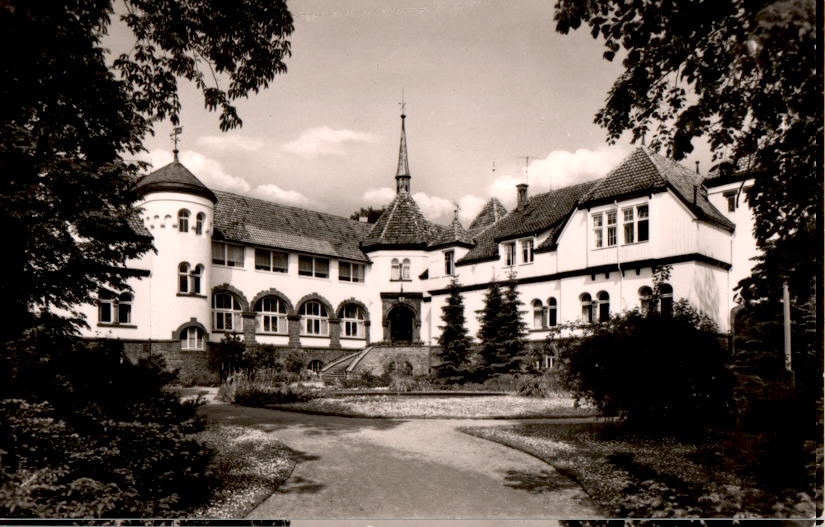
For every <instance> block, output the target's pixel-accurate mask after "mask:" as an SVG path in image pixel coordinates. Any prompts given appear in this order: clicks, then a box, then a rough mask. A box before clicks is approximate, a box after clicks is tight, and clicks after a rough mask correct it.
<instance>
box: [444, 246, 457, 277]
mask: <svg viewBox="0 0 825 527" xmlns="http://www.w3.org/2000/svg"><path fill="white" fill-rule="evenodd" d="M453 275H455V251H454V250H449V251H444V276H453Z"/></svg>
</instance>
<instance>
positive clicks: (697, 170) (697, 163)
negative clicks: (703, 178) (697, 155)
mask: <svg viewBox="0 0 825 527" xmlns="http://www.w3.org/2000/svg"><path fill="white" fill-rule="evenodd" d="M696 173H697V174H698V173H699V160H698V159H697V160H696Z"/></svg>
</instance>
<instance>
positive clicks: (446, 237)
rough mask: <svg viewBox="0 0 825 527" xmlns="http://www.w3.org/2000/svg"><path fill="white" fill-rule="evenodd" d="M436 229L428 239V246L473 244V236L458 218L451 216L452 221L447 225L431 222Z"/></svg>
mask: <svg viewBox="0 0 825 527" xmlns="http://www.w3.org/2000/svg"><path fill="white" fill-rule="evenodd" d="M433 227H435V229H436V231H437V232H436V233H435V236H433V238H432V239H431V241H430V247H437V246H442V245H469V246H472V245H473V244H474V242H473V237H472V236H470V233H469V232H467V229H465V228H464V227H463V226H462V225H461V222H460V221H458V218H453V222H452V223H451V224H450V226H449V227H443V226H441V225H435V224H433Z"/></svg>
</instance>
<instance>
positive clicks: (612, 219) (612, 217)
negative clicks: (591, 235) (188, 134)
mask: <svg viewBox="0 0 825 527" xmlns="http://www.w3.org/2000/svg"><path fill="white" fill-rule="evenodd" d="M614 245H616V211H615V210H611V211H608V213H607V246H608V247H613V246H614Z"/></svg>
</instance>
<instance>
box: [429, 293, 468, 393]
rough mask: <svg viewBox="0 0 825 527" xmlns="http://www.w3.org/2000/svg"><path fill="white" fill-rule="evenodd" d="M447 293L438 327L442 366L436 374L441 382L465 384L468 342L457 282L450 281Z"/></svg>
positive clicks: (439, 366) (462, 300)
mask: <svg viewBox="0 0 825 527" xmlns="http://www.w3.org/2000/svg"><path fill="white" fill-rule="evenodd" d="M449 291H450V293H449V295H448V296H447V303H446V304H444V306H442V307H441V320H442V321H443V322H444V325H443V326H439V329H440V330H441V335H440V336H439V337H438V344H439V346H441V351H440V352H439V353H438V357H439V359H441V362H440V363H439V364H438V365H437V366H436V367H435V373H436V376H437V377H438V378H439V379H441V380H443V381H446V382H448V383H460V382H464V381H466V380H467V377H468V375H469V371H470V369H469V365H470V345H471V342H470V337H469V336H468V335H467V326H466V322H467V320H466V318H465V317H464V299H463V298H462V296H461V291H460V286H459V283H458V279H457V278H455V277H453V279H452V281H451V282H450V288H449Z"/></svg>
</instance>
